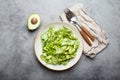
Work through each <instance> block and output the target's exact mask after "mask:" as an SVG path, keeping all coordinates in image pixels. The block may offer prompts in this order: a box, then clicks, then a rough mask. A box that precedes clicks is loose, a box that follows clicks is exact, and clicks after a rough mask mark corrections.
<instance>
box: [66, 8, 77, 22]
mask: <svg viewBox="0 0 120 80" xmlns="http://www.w3.org/2000/svg"><path fill="white" fill-rule="evenodd" d="M64 12H65V14H66V18H67V19H68V20H69V21H70V20H71V18H72V17H74V16H75V14H74V13H73V12H72V11H71V10H70V9H68V8H67V9H65V11H64Z"/></svg>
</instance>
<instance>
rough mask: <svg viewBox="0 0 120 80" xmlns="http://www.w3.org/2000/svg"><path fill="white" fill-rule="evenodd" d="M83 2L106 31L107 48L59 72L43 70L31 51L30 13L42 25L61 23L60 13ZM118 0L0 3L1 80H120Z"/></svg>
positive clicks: (16, 0)
mask: <svg viewBox="0 0 120 80" xmlns="http://www.w3.org/2000/svg"><path fill="white" fill-rule="evenodd" d="M79 2H82V3H83V4H84V8H85V9H86V10H87V11H88V13H89V14H90V15H91V16H92V17H93V18H94V19H95V20H96V21H97V22H98V23H99V24H100V25H101V26H102V27H103V28H104V29H105V31H106V33H107V35H108V37H109V41H110V44H109V46H108V47H107V48H106V49H105V50H104V51H102V52H101V53H100V54H99V55H97V56H96V58H94V59H93V60H90V59H89V58H87V57H86V56H84V55H83V56H82V58H81V59H80V61H79V62H78V63H77V64H76V65H75V66H74V67H73V68H71V69H69V70H67V71H62V72H55V71H51V70H49V69H47V68H45V67H43V66H42V65H41V64H40V63H39V62H38V61H37V59H36V58H35V55H34V50H33V42H34V37H35V35H36V32H37V31H38V30H36V31H34V32H30V31H28V30H27V26H26V25H27V19H28V16H29V15H30V14H31V13H34V12H36V13H40V14H41V16H42V25H41V26H43V25H45V24H46V23H49V22H53V21H60V19H59V17H58V16H59V15H60V14H61V13H62V11H63V10H64V9H65V8H67V7H70V6H72V5H74V4H76V3H79ZM119 40H120V0H0V80H120V41H119Z"/></svg>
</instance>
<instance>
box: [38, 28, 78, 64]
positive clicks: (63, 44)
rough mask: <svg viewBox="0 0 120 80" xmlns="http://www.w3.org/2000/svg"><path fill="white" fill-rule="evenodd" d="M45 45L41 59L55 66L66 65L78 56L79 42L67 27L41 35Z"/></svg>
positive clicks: (51, 29) (50, 30)
mask: <svg viewBox="0 0 120 80" xmlns="http://www.w3.org/2000/svg"><path fill="white" fill-rule="evenodd" d="M41 40H42V43H43V46H42V54H41V56H40V57H41V59H42V60H43V61H45V62H46V63H49V64H53V65H66V64H67V63H68V62H69V61H70V60H71V59H72V58H74V57H75V56H76V51H77V49H78V47H79V42H78V40H77V38H76V37H74V36H73V33H72V31H71V30H69V29H68V28H66V27H62V28H61V29H59V30H57V31H55V30H54V29H53V27H51V28H49V30H48V31H47V32H45V33H44V34H42V35H41Z"/></svg>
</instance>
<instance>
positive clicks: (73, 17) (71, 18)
mask: <svg viewBox="0 0 120 80" xmlns="http://www.w3.org/2000/svg"><path fill="white" fill-rule="evenodd" d="M64 12H65V14H66V18H67V20H68V21H69V22H70V23H71V24H73V25H75V26H76V28H77V29H78V30H79V32H80V34H81V35H82V37H83V38H84V40H85V41H86V42H87V44H88V45H89V46H92V44H91V42H90V40H89V39H88V37H89V38H90V39H91V40H92V41H94V36H93V35H92V34H91V33H90V32H89V31H88V30H87V29H86V28H85V27H84V26H81V25H80V24H78V18H77V16H76V15H75V14H74V13H73V12H72V11H71V10H69V9H68V8H67V9H65V11H64ZM87 36H88V37H87Z"/></svg>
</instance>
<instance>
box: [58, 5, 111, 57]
mask: <svg viewBox="0 0 120 80" xmlns="http://www.w3.org/2000/svg"><path fill="white" fill-rule="evenodd" d="M69 9H70V10H71V11H72V12H73V13H74V14H75V15H76V16H77V17H78V20H79V24H80V25H82V26H84V27H86V28H87V29H88V30H89V31H90V33H91V34H92V35H93V36H94V37H95V40H94V41H93V42H92V41H91V43H92V46H91V47H90V46H89V45H88V44H87V43H86V42H85V41H84V39H83V43H84V48H83V53H84V54H85V55H86V56H88V57H89V58H94V57H95V56H96V54H98V53H99V52H100V51H102V50H103V49H104V48H105V47H106V46H107V45H108V43H109V41H108V38H107V37H106V34H105V31H104V30H103V29H102V28H101V27H100V26H99V25H98V24H97V23H96V21H95V20H94V19H93V18H91V17H90V16H89V15H88V13H87V12H86V11H85V9H84V8H83V5H82V4H81V3H80V4H76V5H74V6H73V7H71V8H69ZM60 19H61V20H62V21H63V22H67V23H69V22H68V20H67V19H66V15H65V13H64V12H63V13H62V14H61V15H60Z"/></svg>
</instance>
